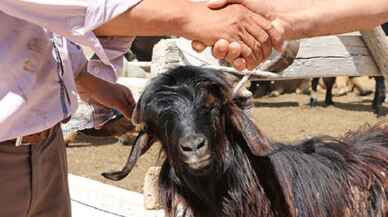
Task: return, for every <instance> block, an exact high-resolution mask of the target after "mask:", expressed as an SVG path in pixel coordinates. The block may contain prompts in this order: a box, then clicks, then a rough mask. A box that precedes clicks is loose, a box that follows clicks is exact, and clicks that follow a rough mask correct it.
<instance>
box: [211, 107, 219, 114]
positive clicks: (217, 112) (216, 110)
mask: <svg viewBox="0 0 388 217" xmlns="http://www.w3.org/2000/svg"><path fill="white" fill-rule="evenodd" d="M210 114H211V115H212V116H219V114H220V110H219V109H218V108H217V107H213V108H211V109H210Z"/></svg>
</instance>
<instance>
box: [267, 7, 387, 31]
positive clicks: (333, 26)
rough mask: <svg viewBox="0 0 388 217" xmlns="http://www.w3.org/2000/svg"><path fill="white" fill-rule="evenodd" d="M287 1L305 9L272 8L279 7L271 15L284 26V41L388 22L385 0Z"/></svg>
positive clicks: (366, 27)
mask: <svg viewBox="0 0 388 217" xmlns="http://www.w3.org/2000/svg"><path fill="white" fill-rule="evenodd" d="M287 1H289V2H294V3H295V4H299V5H303V4H305V5H307V6H308V7H302V6H301V8H300V9H295V8H294V9H290V10H287V5H284V4H282V5H280V4H279V5H273V7H274V9H275V11H276V8H278V12H276V13H275V14H273V16H274V17H278V18H280V22H281V23H282V24H283V25H284V26H285V30H286V38H287V39H298V38H304V37H312V36H320V35H330V34H339V33H345V32H351V31H355V30H363V29H370V28H373V27H375V26H377V25H379V24H382V23H384V22H385V21H387V20H388V2H387V1H386V0H374V1H373V2H372V1H370V0H369V1H368V0H299V1H297V0H286V2H287ZM283 2H284V1H283ZM290 7H292V6H290Z"/></svg>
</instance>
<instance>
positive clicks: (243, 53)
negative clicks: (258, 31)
mask: <svg viewBox="0 0 388 217" xmlns="http://www.w3.org/2000/svg"><path fill="white" fill-rule="evenodd" d="M240 46H241V56H242V57H248V56H250V55H251V54H252V49H251V48H250V47H248V46H247V45H246V44H240Z"/></svg>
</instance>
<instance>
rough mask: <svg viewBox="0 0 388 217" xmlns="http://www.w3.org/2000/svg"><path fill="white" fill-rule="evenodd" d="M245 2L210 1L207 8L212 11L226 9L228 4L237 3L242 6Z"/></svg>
mask: <svg viewBox="0 0 388 217" xmlns="http://www.w3.org/2000/svg"><path fill="white" fill-rule="evenodd" d="M243 2H244V0H209V1H208V3H207V6H208V7H209V8H210V9H219V8H222V7H225V6H226V5H228V4H232V3H236V4H242V3H243Z"/></svg>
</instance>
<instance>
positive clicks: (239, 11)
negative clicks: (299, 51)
mask: <svg viewBox="0 0 388 217" xmlns="http://www.w3.org/2000/svg"><path fill="white" fill-rule="evenodd" d="M266 2H267V1H265V0H210V1H209V2H208V3H207V7H209V8H210V9H211V11H210V12H209V14H205V16H204V14H198V15H195V17H194V18H193V19H196V21H195V22H197V21H198V19H202V20H204V21H205V22H207V25H201V26H197V27H193V26H190V27H188V29H190V30H191V31H190V34H188V35H186V36H185V37H187V38H189V39H191V40H193V42H192V47H193V49H194V50H196V51H198V52H201V51H203V50H204V49H205V48H206V47H207V46H212V53H213V55H214V57H216V58H217V59H224V60H226V61H227V62H229V63H230V64H232V65H233V66H234V67H235V68H236V69H237V70H244V69H250V70H252V69H254V68H255V67H256V66H257V65H259V64H260V63H262V62H263V61H264V60H265V59H266V58H268V57H269V56H270V55H271V52H272V48H275V49H277V50H278V51H281V49H282V47H283V42H284V40H285V29H284V25H285V22H282V21H281V20H280V19H277V18H275V17H274V16H273V14H270V13H268V12H269V11H271V6H270V5H268V4H266ZM194 13H195V12H194ZM206 15H208V16H206ZM196 31H198V32H196Z"/></svg>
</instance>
